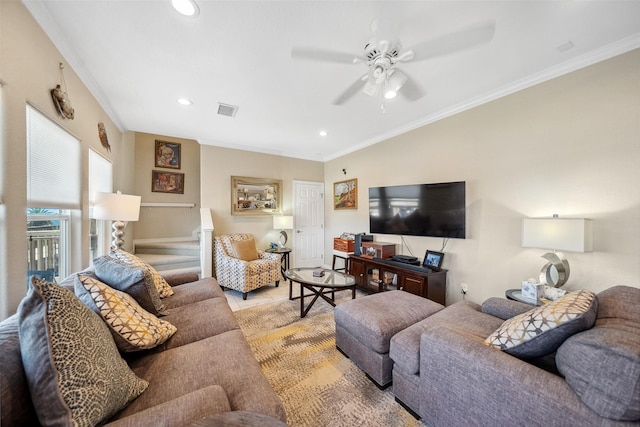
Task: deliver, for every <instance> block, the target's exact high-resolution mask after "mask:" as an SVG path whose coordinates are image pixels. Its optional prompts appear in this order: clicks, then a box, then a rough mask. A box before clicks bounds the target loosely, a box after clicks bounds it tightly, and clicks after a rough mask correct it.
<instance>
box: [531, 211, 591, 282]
mask: <svg viewBox="0 0 640 427" xmlns="http://www.w3.org/2000/svg"><path fill="white" fill-rule="evenodd" d="M522 247H525V248H543V249H552V250H553V252H548V253H546V254H544V255H542V258H544V259H546V260H547V261H549V262H548V263H547V264H545V265H544V266H543V267H542V270H540V276H539V282H540V284H542V285H548V286H553V287H556V288H559V287H561V286H562V285H564V284H565V283H566V282H567V280H568V279H569V273H570V268H569V262H568V261H567V259H566V258H565V256H564V254H563V253H562V252H558V251H569V252H591V251H593V221H591V220H590V219H584V218H558V215H554V216H553V218H525V219H523V221H522ZM554 270H555V272H556V273H557V274H554ZM554 276H557V277H554Z"/></svg>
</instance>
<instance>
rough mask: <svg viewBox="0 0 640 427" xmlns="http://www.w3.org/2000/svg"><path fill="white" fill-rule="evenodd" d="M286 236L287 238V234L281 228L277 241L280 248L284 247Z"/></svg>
mask: <svg viewBox="0 0 640 427" xmlns="http://www.w3.org/2000/svg"><path fill="white" fill-rule="evenodd" d="M288 238H289V236H287V232H286V231H284V230H282V231H281V232H280V238H279V239H278V243H279V244H280V247H281V248H284V247H285V245H286V244H287V240H288Z"/></svg>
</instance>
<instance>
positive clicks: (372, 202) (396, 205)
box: [369, 181, 466, 239]
mask: <svg viewBox="0 0 640 427" xmlns="http://www.w3.org/2000/svg"><path fill="white" fill-rule="evenodd" d="M465 206H466V204H465V182H464V181H460V182H444V183H439V184H416V185H396V186H390V187H373V188H369V230H370V232H371V233H376V234H399V235H406V236H429V237H448V238H456V239H464V238H465V230H466V222H465Z"/></svg>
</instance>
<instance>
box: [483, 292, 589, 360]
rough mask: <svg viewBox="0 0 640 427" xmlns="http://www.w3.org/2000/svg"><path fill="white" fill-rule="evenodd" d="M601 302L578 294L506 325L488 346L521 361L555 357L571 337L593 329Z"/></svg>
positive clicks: (512, 320)
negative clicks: (548, 356)
mask: <svg viewBox="0 0 640 427" xmlns="http://www.w3.org/2000/svg"><path fill="white" fill-rule="evenodd" d="M597 311H598V300H597V298H596V295H595V294H594V293H593V292H591V291H585V290H581V291H576V292H571V293H568V294H566V295H565V296H563V297H562V298H560V299H557V300H556V301H553V302H550V303H549V304H545V305H542V306H540V307H536V308H534V309H533V310H530V311H527V312H525V313H522V314H519V315H517V316H515V317H512V318H511V319H509V320H507V321H505V322H504V323H503V324H502V325H500V327H499V328H498V329H497V330H496V331H495V332H493V333H492V334H491V335H489V337H487V339H486V340H484V344H486V345H488V346H492V347H495V348H497V349H499V350H504V351H505V352H507V353H509V354H511V355H512V356H516V357H520V358H533V357H542V356H545V355H547V354H550V353H553V352H554V351H556V350H557V349H558V347H560V345H561V344H562V343H563V342H564V341H565V340H566V339H567V338H569V337H570V336H571V335H573V334H576V333H578V332H580V331H584V330H586V329H589V328H590V327H591V326H593V323H594V322H595V320H596V313H597Z"/></svg>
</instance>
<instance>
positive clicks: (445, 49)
mask: <svg viewBox="0 0 640 427" xmlns="http://www.w3.org/2000/svg"><path fill="white" fill-rule="evenodd" d="M371 30H372V32H373V33H374V37H373V38H372V39H371V40H370V41H369V42H368V43H367V44H366V45H365V46H364V51H363V53H362V55H354V54H351V53H344V52H339V51H333V50H326V49H321V48H315V47H303V46H298V47H294V48H293V49H292V50H291V56H292V58H294V59H301V60H311V61H321V62H333V63H339V64H360V63H361V64H364V65H365V66H366V67H367V68H368V70H367V72H366V73H365V74H364V75H362V76H361V77H360V78H359V79H358V80H356V81H355V82H354V83H353V84H352V85H350V86H349V87H348V88H347V89H346V90H345V91H344V92H342V93H341V94H340V95H339V96H338V97H337V98H336V99H335V100H334V101H333V104H334V105H342V104H344V103H345V102H347V101H348V100H350V99H351V98H353V97H354V96H355V95H356V94H357V93H358V92H360V91H362V92H364V93H365V94H367V95H369V96H372V97H377V96H380V97H381V108H382V111H383V112H384V110H385V104H384V100H385V99H392V98H395V96H396V95H397V94H398V93H400V94H401V95H403V96H404V97H405V98H406V99H408V100H409V101H416V100H418V99H420V98H422V97H423V96H424V93H423V92H422V89H421V88H420V86H419V85H418V84H417V83H416V81H415V80H414V79H412V78H411V77H409V75H408V74H407V73H405V72H404V71H402V70H400V67H399V65H400V64H401V63H402V62H409V61H413V62H418V61H424V60H427V59H432V58H436V57H438V56H443V55H448V54H451V53H455V52H460V51H462V50H466V49H469V48H472V47H476V46H479V45H481V44H484V43H488V42H490V41H491V39H492V38H493V33H494V31H495V22H494V21H491V22H483V23H479V24H476V25H474V26H471V27H467V28H465V29H463V30H461V31H457V32H453V33H449V34H445V35H443V36H440V37H438V38H435V39H431V40H427V41H424V42H422V43H419V44H417V45H415V46H413V48H411V49H406V50H403V48H402V45H401V43H400V40H399V39H398V38H397V37H394V36H393V31H390V30H389V28H382V26H381V25H380V21H379V20H375V21H373V23H372V24H371ZM401 89H402V90H401Z"/></svg>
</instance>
